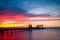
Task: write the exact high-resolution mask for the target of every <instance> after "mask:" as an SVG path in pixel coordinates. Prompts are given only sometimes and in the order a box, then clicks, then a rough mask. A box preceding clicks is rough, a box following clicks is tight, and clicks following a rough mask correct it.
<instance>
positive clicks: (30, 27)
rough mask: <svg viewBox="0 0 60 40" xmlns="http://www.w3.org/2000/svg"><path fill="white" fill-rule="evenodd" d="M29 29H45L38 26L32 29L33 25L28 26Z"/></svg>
mask: <svg viewBox="0 0 60 40" xmlns="http://www.w3.org/2000/svg"><path fill="white" fill-rule="evenodd" d="M28 28H29V29H43V25H37V26H36V27H32V25H31V24H29V25H28Z"/></svg>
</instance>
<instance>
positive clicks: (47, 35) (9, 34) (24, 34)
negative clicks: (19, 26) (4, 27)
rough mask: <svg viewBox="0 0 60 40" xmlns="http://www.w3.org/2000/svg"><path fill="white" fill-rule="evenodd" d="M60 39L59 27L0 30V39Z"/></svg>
mask: <svg viewBox="0 0 60 40" xmlns="http://www.w3.org/2000/svg"><path fill="white" fill-rule="evenodd" d="M2 39H3V40H60V29H40V30H30V31H28V30H26V31H24V30H12V31H11V30H8V31H4V32H0V40H2Z"/></svg>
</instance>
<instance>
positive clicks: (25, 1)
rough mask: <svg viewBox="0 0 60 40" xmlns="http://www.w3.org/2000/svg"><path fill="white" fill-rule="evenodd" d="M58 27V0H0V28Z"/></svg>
mask: <svg viewBox="0 0 60 40" xmlns="http://www.w3.org/2000/svg"><path fill="white" fill-rule="evenodd" d="M29 24H32V26H33V27H36V25H44V27H60V0H0V28H5V27H28V25H29Z"/></svg>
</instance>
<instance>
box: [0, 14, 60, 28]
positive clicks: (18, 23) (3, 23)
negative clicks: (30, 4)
mask: <svg viewBox="0 0 60 40" xmlns="http://www.w3.org/2000/svg"><path fill="white" fill-rule="evenodd" d="M0 17H1V18H0V28H4V27H28V25H29V24H32V25H33V27H36V25H44V27H60V17H53V16H52V17H50V16H35V17H30V16H24V15H15V16H8V15H0Z"/></svg>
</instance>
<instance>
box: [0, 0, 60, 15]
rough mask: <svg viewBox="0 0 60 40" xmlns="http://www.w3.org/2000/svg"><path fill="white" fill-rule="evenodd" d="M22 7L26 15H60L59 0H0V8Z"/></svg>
mask: <svg viewBox="0 0 60 40" xmlns="http://www.w3.org/2000/svg"><path fill="white" fill-rule="evenodd" d="M7 8H10V9H13V8H17V9H22V10H23V11H25V13H24V14H26V15H35V16H36V15H40V16H60V0H0V10H4V9H7Z"/></svg>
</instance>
